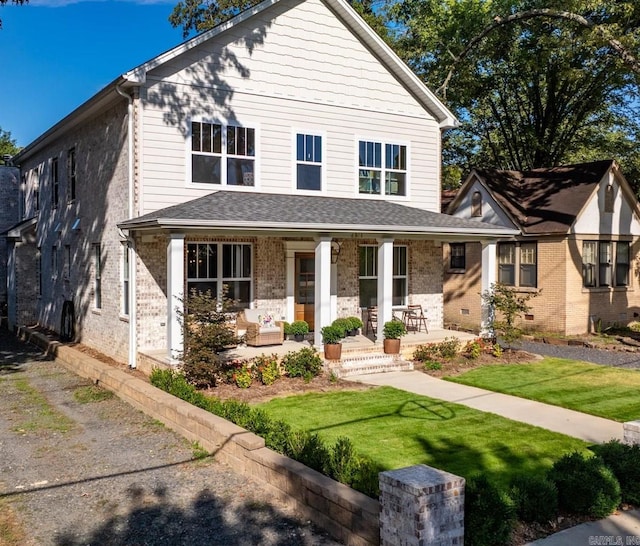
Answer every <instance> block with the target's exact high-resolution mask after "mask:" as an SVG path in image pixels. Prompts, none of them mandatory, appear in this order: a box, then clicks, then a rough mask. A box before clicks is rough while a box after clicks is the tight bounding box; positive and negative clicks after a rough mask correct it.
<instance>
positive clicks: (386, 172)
mask: <svg viewBox="0 0 640 546" xmlns="http://www.w3.org/2000/svg"><path fill="white" fill-rule="evenodd" d="M358 178H359V179H358V191H359V193H361V194H372V195H393V196H404V195H407V147H406V146H405V145H403V144H393V143H384V142H375V141H369V140H361V141H359V143H358Z"/></svg>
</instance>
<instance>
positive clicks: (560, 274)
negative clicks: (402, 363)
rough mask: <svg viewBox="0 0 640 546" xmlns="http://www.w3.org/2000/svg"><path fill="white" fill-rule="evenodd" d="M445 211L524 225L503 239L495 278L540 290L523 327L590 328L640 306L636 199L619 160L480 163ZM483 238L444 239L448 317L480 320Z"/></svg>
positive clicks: (473, 324) (625, 318) (466, 322)
mask: <svg viewBox="0 0 640 546" xmlns="http://www.w3.org/2000/svg"><path fill="white" fill-rule="evenodd" d="M445 200H447V201H448V204H446V205H445V209H444V210H445V212H447V213H448V214H451V215H453V216H455V217H457V218H461V219H462V218H465V219H477V220H478V221H483V222H490V223H494V224H496V225H501V226H504V227H513V228H516V229H518V230H519V231H520V235H519V236H518V237H517V238H516V240H515V241H514V240H505V241H498V243H497V249H496V253H495V256H496V261H495V264H494V265H493V267H494V268H495V275H496V280H497V281H498V282H502V283H504V284H506V285H509V286H514V287H516V288H517V290H518V291H520V292H523V293H524V292H532V293H534V294H536V296H535V297H534V298H533V299H531V300H530V301H529V304H530V305H531V312H530V314H528V315H527V316H526V317H525V318H524V321H523V324H522V326H523V327H524V328H526V329H528V330H538V331H548V332H559V333H562V334H581V333H585V332H587V331H589V329H590V328H593V327H595V325H596V324H598V321H600V322H599V324H601V325H603V326H605V327H606V326H607V325H611V324H614V323H619V324H626V323H628V322H629V321H631V320H634V319H636V320H637V319H638V317H639V314H640V289H639V287H638V252H639V251H640V243H639V241H638V237H639V236H640V219H639V209H638V202H637V199H636V197H635V195H634V193H633V191H632V189H631V188H630V186H629V184H628V182H627V181H626V180H625V178H624V176H623V175H622V173H621V172H620V169H619V168H618V165H617V164H616V163H615V162H614V161H596V162H592V163H583V164H578V165H569V166H564V167H554V168H547V169H535V170H532V171H527V172H519V171H498V170H476V171H473V172H472V173H471V174H470V175H469V177H468V178H467V179H466V181H465V182H464V184H463V185H462V187H461V188H460V190H459V191H458V192H457V193H456V195H455V196H454V197H452V196H446V197H445V198H443V203H444V202H445ZM481 253H482V245H481V244H480V243H470V242H452V243H449V244H446V245H445V247H444V253H443V256H444V268H445V274H444V319H445V322H446V323H449V324H457V325H460V326H462V327H465V328H471V329H478V328H479V327H480V324H481V320H482V317H481V309H480V305H479V304H478V299H477V295H478V294H479V293H481V291H482V290H481V284H480V275H481V263H480V257H481Z"/></svg>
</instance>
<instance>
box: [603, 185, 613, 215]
mask: <svg viewBox="0 0 640 546" xmlns="http://www.w3.org/2000/svg"><path fill="white" fill-rule="evenodd" d="M613 198H614V195H613V185H612V184H609V185H608V186H607V187H606V188H605V190H604V211H605V212H613V200H614V199H613Z"/></svg>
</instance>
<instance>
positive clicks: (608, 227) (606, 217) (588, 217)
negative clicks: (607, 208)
mask: <svg viewBox="0 0 640 546" xmlns="http://www.w3.org/2000/svg"><path fill="white" fill-rule="evenodd" d="M609 184H612V185H613V192H614V202H613V212H612V213H611V212H609V213H606V212H604V202H605V192H606V189H607V186H608V185H609ZM571 232H572V233H576V234H578V235H597V234H600V235H640V222H638V217H637V216H636V215H635V214H634V212H633V209H632V208H631V206H630V205H629V201H628V200H627V198H626V197H625V195H624V193H623V191H622V189H621V187H620V184H619V183H618V180H617V179H616V178H615V176H614V175H613V173H611V172H609V173H608V174H607V175H605V177H604V178H603V179H602V181H601V182H600V184H599V185H598V189H597V190H596V192H595V193H594V195H592V196H591V199H590V200H589V202H588V203H587V205H586V206H585V208H584V209H583V211H582V212H581V213H580V215H579V216H578V218H577V219H576V221H575V223H574V225H573V229H572V230H571Z"/></svg>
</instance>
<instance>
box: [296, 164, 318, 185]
mask: <svg viewBox="0 0 640 546" xmlns="http://www.w3.org/2000/svg"><path fill="white" fill-rule="evenodd" d="M321 175H322V168H321V167H320V166H319V165H298V169H297V180H298V184H297V188H298V189H299V190H320V189H322V183H321Z"/></svg>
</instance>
